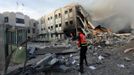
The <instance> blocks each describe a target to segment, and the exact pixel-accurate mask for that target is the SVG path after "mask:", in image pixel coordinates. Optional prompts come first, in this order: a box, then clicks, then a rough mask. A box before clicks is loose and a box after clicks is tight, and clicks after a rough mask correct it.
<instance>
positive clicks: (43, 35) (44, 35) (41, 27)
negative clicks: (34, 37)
mask: <svg viewBox="0 0 134 75" xmlns="http://www.w3.org/2000/svg"><path fill="white" fill-rule="evenodd" d="M38 22H39V24H38V27H37V28H38V33H39V35H40V36H39V37H38V40H39V41H45V40H48V37H49V36H48V31H47V30H46V22H45V17H44V16H43V17H41V18H40V19H39V21H38Z"/></svg>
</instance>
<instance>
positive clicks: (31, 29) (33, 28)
mask: <svg viewBox="0 0 134 75" xmlns="http://www.w3.org/2000/svg"><path fill="white" fill-rule="evenodd" d="M37 27H38V21H36V20H34V19H30V20H29V26H28V27H27V29H28V30H27V38H34V37H36V36H37V34H38V28H37ZM33 40H34V39H33Z"/></svg>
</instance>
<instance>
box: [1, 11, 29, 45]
mask: <svg viewBox="0 0 134 75" xmlns="http://www.w3.org/2000/svg"><path fill="white" fill-rule="evenodd" d="M3 16H4V25H6V30H7V37H9V38H8V43H9V44H16V45H18V44H20V43H22V42H24V41H25V40H26V37H27V27H28V26H29V20H30V18H29V17H28V16H26V15H24V14H22V13H19V12H17V13H14V12H4V13H3Z"/></svg>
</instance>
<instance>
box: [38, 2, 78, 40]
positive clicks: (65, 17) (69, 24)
mask: <svg viewBox="0 0 134 75" xmlns="http://www.w3.org/2000/svg"><path fill="white" fill-rule="evenodd" d="M78 6H79V5H77V4H69V5H66V6H64V7H62V8H59V9H56V10H55V11H53V12H51V13H49V14H47V15H45V16H44V17H43V18H41V20H43V21H44V22H43V25H41V24H40V23H41V22H40V23H39V24H40V25H41V26H44V29H45V31H44V32H45V33H46V35H45V36H44V37H45V38H47V39H52V40H55V39H65V36H66V35H70V33H76V27H77V16H76V14H77V12H76V10H77V7H78ZM40 29H41V30H43V27H41V28H40ZM39 32H40V34H42V33H43V32H42V31H39ZM65 34H66V35H65ZM44 37H42V38H44Z"/></svg>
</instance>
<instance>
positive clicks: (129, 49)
mask: <svg viewBox="0 0 134 75" xmlns="http://www.w3.org/2000/svg"><path fill="white" fill-rule="evenodd" d="M132 50H134V48H128V49H126V50H124V53H128V52H130V51H132Z"/></svg>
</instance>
